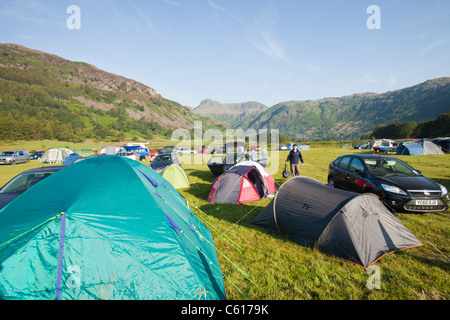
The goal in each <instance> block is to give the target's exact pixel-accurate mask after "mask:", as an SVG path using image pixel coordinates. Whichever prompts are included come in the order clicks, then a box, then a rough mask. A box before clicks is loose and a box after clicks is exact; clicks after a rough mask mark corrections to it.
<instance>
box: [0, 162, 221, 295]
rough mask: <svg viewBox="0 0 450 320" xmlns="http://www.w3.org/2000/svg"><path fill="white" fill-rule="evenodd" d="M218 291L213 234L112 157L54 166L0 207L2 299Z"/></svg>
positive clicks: (142, 174) (141, 169) (169, 190)
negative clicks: (65, 166)
mask: <svg viewBox="0 0 450 320" xmlns="http://www.w3.org/2000/svg"><path fill="white" fill-rule="evenodd" d="M205 298H206V299H225V291H224V284H223V275H222V272H221V269H220V266H219V262H218V259H217V253H216V249H215V246H214V242H213V239H212V236H211V232H210V231H209V230H208V229H207V228H206V227H205V226H204V225H203V224H202V223H201V222H200V221H199V220H198V219H197V217H196V216H195V215H194V214H193V213H192V211H191V210H190V208H189V206H188V205H187V203H186V201H185V200H184V199H183V197H182V196H181V195H180V194H179V193H178V192H177V191H176V190H175V189H174V188H173V187H172V186H171V185H170V184H169V183H168V182H167V181H166V180H165V179H164V178H163V177H161V176H160V175H159V174H157V173H156V172H154V171H153V170H151V169H150V168H148V167H147V166H145V165H143V164H141V163H139V162H138V161H134V160H130V159H127V158H124V157H119V156H103V157H93V158H90V159H87V160H85V161H81V162H78V163H75V164H73V165H71V166H69V167H67V168H64V169H62V170H60V171H59V172H57V173H55V174H53V175H52V176H50V177H49V178H47V179H45V180H43V181H42V182H40V183H39V184H36V185H35V186H34V187H33V188H31V189H29V190H28V191H27V192H25V193H23V194H22V195H21V196H19V197H18V198H16V200H14V201H13V202H11V203H10V204H9V205H8V206H6V207H5V208H3V210H2V211H0V299H45V300H47V299H79V300H85V299H88V300H90V299H110V300H111V299H139V300H143V299H205Z"/></svg>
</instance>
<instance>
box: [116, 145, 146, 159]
mask: <svg viewBox="0 0 450 320" xmlns="http://www.w3.org/2000/svg"><path fill="white" fill-rule="evenodd" d="M125 152H128V153H133V154H134V155H136V160H145V159H146V158H147V157H148V158H150V151H149V150H148V148H147V147H142V146H122V147H120V150H119V152H118V153H125Z"/></svg>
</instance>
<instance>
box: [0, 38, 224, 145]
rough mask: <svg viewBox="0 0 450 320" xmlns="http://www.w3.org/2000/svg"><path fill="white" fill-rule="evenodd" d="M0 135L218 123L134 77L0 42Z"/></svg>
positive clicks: (64, 135)
mask: <svg viewBox="0 0 450 320" xmlns="http://www.w3.org/2000/svg"><path fill="white" fill-rule="evenodd" d="M0 118H1V119H2V121H1V122H0V139H2V140H39V139H57V140H65V141H75V142H81V141H84V140H85V139H97V140H104V139H105V138H107V137H109V138H113V139H114V138H116V139H124V138H127V137H129V138H131V137H132V136H133V137H144V138H145V137H151V136H153V135H166V136H167V135H170V134H171V132H172V130H173V129H176V128H185V129H188V130H189V129H192V128H193V124H194V121H196V120H202V121H203V126H204V127H214V126H217V125H218V126H219V127H222V126H221V125H220V124H217V123H216V122H215V121H214V120H212V119H210V118H207V117H204V116H200V115H195V114H194V113H193V112H192V111H191V109H190V108H188V107H185V106H182V105H180V104H179V103H177V102H174V101H171V100H168V99H166V98H164V97H162V96H161V95H159V94H158V93H157V92H156V91H155V90H154V89H152V88H150V87H148V86H146V85H144V84H142V83H139V82H137V81H134V80H131V79H127V78H124V77H122V76H118V75H115V74H111V73H108V72H105V71H102V70H99V69H98V68H96V67H94V66H92V65H89V64H87V63H84V62H73V61H68V60H65V59H63V58H60V57H58V56H55V55H51V54H48V53H44V52H40V51H36V50H31V49H28V48H25V47H22V46H19V45H16V44H0Z"/></svg>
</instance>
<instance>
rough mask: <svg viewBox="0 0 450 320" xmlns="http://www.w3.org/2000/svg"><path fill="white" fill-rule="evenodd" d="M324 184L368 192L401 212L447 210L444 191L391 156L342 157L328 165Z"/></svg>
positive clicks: (363, 155) (358, 155)
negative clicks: (326, 178) (326, 179)
mask: <svg viewBox="0 0 450 320" xmlns="http://www.w3.org/2000/svg"><path fill="white" fill-rule="evenodd" d="M328 185H329V186H330V187H336V188H340V189H345V190H349V191H353V192H358V193H363V192H371V193H375V194H376V195H378V196H379V197H380V198H381V199H382V201H383V202H384V203H385V205H386V206H387V207H389V208H391V209H393V210H395V211H402V212H435V211H445V210H447V208H448V199H449V195H448V191H447V189H446V188H445V187H444V186H442V185H440V184H438V183H436V182H434V181H433V180H431V179H429V178H427V177H425V176H423V175H422V174H421V172H420V170H415V169H414V168H412V167H411V166H410V165H408V164H407V163H405V162H403V161H401V160H399V159H397V158H395V157H391V156H384V155H374V154H354V155H345V156H341V157H339V158H337V159H336V160H334V161H333V162H331V164H330V166H329V173H328Z"/></svg>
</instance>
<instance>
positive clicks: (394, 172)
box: [363, 158, 419, 176]
mask: <svg viewBox="0 0 450 320" xmlns="http://www.w3.org/2000/svg"><path fill="white" fill-rule="evenodd" d="M363 160H364V163H365V164H366V167H367V170H368V171H369V172H370V174H372V175H374V176H400V175H401V176H409V175H418V174H419V173H418V172H417V171H416V170H414V169H413V168H412V167H411V166H409V165H408V164H406V163H405V162H403V161H401V160H399V159H391V158H389V159H387V158H379V159H373V158H366V159H363Z"/></svg>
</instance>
